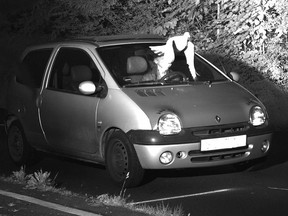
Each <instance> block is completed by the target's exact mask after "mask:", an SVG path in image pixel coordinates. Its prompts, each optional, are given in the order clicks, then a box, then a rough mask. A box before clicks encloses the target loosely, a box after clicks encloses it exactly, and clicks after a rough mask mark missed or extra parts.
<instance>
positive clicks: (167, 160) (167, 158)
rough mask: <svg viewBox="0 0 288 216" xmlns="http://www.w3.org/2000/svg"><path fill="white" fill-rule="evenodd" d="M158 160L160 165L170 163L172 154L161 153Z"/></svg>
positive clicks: (167, 152)
mask: <svg viewBox="0 0 288 216" xmlns="http://www.w3.org/2000/svg"><path fill="white" fill-rule="evenodd" d="M159 160H160V162H161V163H162V164H165V165H167V164H169V163H171V162H172V160H173V154H172V152H170V151H166V152H163V153H162V154H161V155H160V158H159Z"/></svg>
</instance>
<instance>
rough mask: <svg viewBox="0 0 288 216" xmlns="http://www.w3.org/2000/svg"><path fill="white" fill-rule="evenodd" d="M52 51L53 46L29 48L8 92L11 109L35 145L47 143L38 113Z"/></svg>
mask: <svg viewBox="0 0 288 216" xmlns="http://www.w3.org/2000/svg"><path fill="white" fill-rule="evenodd" d="M52 52H53V48H51V47H50V48H34V49H28V50H27V52H26V53H24V54H23V59H22V60H21V62H20V64H19V67H18V70H17V72H16V79H15V82H11V86H10V89H9V92H8V101H9V110H10V111H11V112H12V113H15V114H17V117H18V118H19V120H20V122H21V124H22V126H23V129H24V131H25V135H26V139H27V141H28V142H29V143H30V144H31V145H32V146H35V147H36V146H37V147H38V146H41V145H46V140H45V137H44V134H43V131H42V128H41V124H40V119H39V115H38V114H39V112H38V97H39V94H40V90H41V85H42V80H43V77H44V76H45V71H46V68H47V65H48V61H49V59H50V56H51V54H52Z"/></svg>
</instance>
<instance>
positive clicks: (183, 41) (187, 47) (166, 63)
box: [150, 32, 197, 79]
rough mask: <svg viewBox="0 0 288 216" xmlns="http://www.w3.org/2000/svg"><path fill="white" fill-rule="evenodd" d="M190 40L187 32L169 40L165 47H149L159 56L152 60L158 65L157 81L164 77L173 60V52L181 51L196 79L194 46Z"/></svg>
mask: <svg viewBox="0 0 288 216" xmlns="http://www.w3.org/2000/svg"><path fill="white" fill-rule="evenodd" d="M190 38H191V36H190V34H189V32H185V33H184V34H183V35H181V36H174V37H171V38H169V39H168V40H167V42H166V44H165V45H162V46H150V49H151V50H152V51H153V52H154V53H155V54H157V55H158V56H159V57H156V58H155V60H154V62H155V63H156V64H157V65H158V74H157V78H158V79H160V78H161V77H163V76H164V75H166V73H167V70H168V69H169V68H170V67H171V65H172V63H173V62H174V60H175V52H181V51H184V54H185V56H186V61H187V64H188V66H189V70H190V72H191V75H192V77H193V79H196V76H197V73H196V70H195V68H194V44H193V43H192V42H191V41H190Z"/></svg>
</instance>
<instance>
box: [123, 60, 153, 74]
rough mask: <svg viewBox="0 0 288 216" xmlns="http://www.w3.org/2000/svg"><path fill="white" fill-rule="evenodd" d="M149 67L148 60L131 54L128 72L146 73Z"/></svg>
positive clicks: (128, 61)
mask: <svg viewBox="0 0 288 216" xmlns="http://www.w3.org/2000/svg"><path fill="white" fill-rule="evenodd" d="M147 68H148V65H147V61H146V60H145V59H144V58H143V57H141V56H131V57H129V58H128V59H127V73H128V74H135V73H144V72H145V71H146V70H147Z"/></svg>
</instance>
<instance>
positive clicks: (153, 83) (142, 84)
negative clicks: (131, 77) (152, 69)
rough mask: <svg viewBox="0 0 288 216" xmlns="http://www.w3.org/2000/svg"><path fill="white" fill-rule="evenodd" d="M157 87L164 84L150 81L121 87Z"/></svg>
mask: <svg viewBox="0 0 288 216" xmlns="http://www.w3.org/2000/svg"><path fill="white" fill-rule="evenodd" d="M151 85H152V86H153V85H156V86H159V85H165V83H164V82H160V81H150V82H137V83H128V84H126V85H123V87H124V88H125V87H134V86H151Z"/></svg>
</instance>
